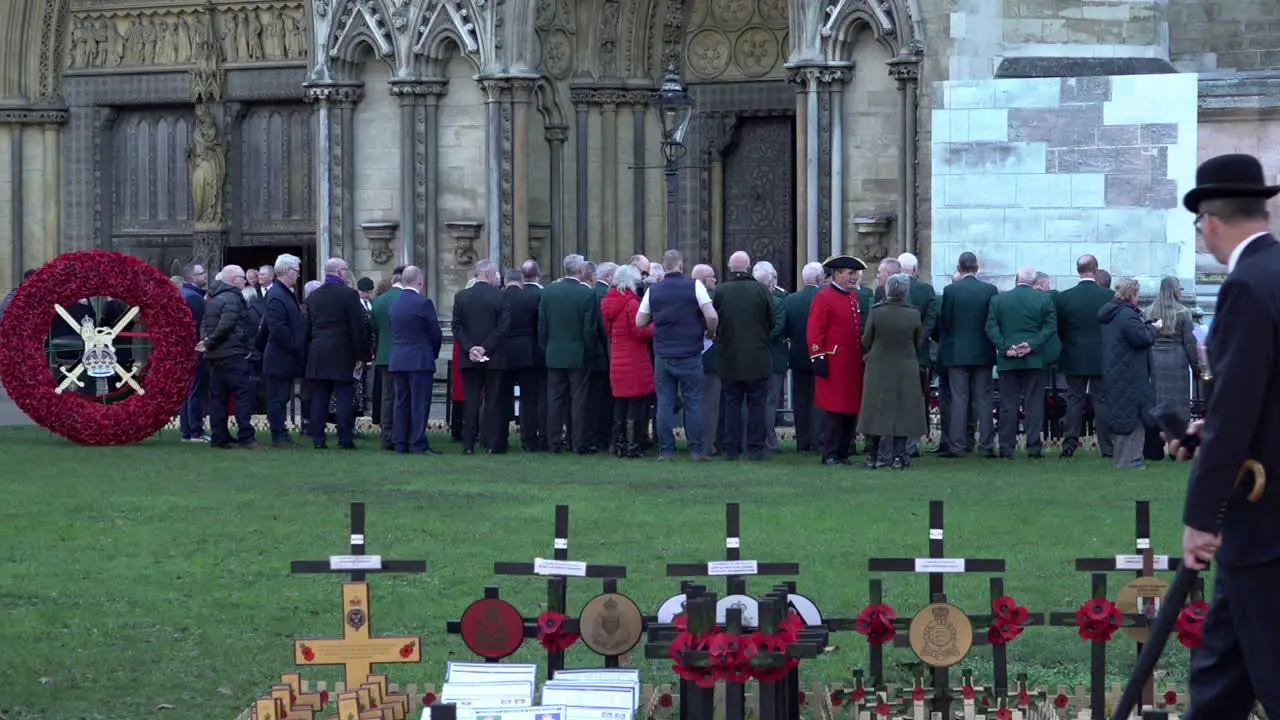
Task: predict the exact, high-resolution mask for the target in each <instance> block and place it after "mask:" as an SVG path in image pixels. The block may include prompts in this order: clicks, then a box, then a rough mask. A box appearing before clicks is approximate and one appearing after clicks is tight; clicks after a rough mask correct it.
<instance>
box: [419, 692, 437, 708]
mask: <svg viewBox="0 0 1280 720" xmlns="http://www.w3.org/2000/svg"><path fill="white" fill-rule="evenodd" d="M422 704H423V705H424V706H426V707H431V706H432V705H435V704H436V694H435V693H433V692H429V693H427V694H426V695H423V696H422Z"/></svg>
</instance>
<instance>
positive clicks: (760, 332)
mask: <svg viewBox="0 0 1280 720" xmlns="http://www.w3.org/2000/svg"><path fill="white" fill-rule="evenodd" d="M712 302H713V306H714V307H715V311H716V314H717V315H719V316H720V318H721V320H720V324H719V325H718V326H717V328H716V339H717V342H719V343H720V350H721V353H720V382H721V386H722V389H723V392H724V406H725V407H724V420H725V422H724V424H725V435H726V436H727V438H728V442H729V447H728V448H727V449H726V452H725V459H726V460H737V459H738V457H739V456H740V455H741V450H740V448H741V443H742V436H743V433H744V428H743V422H742V418H743V406H744V405H745V406H746V416H747V422H746V428H745V433H746V437H747V442H746V446H747V447H746V449H747V455H748V458H749V459H751V460H764V459H765V444H766V443H767V442H768V434H769V428H768V418H767V417H766V416H767V413H766V412H765V406H766V401H767V400H768V397H769V378H770V376H771V375H773V352H772V345H773V325H774V318H775V315H774V310H773V299H772V298H771V297H769V291H768V290H766V289H765V288H764V286H763V285H761V284H760V283H759V282H757V281H756V279H755V278H754V277H752V275H751V258H750V256H749V255H747V253H745V252H742V251H738V252H735V253H734V254H733V255H730V256H729V277H727V278H725V281H724V282H722V283H720V284H719V285H717V286H716V294H715V297H714V299H713V301H712Z"/></svg>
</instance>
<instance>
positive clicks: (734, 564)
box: [707, 560, 760, 577]
mask: <svg viewBox="0 0 1280 720" xmlns="http://www.w3.org/2000/svg"><path fill="white" fill-rule="evenodd" d="M759 573H760V563H759V562H758V561H756V560H717V561H716V562H709V563H707V574H708V575H711V576H713V577H720V576H723V575H758V574H759Z"/></svg>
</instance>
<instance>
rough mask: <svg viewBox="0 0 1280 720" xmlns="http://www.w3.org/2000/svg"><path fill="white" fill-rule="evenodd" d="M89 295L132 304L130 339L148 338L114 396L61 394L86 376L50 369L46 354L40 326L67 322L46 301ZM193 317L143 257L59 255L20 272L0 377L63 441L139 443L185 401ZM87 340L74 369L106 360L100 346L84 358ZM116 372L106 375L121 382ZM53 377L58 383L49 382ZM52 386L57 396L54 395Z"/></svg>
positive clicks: (4, 327)
mask: <svg viewBox="0 0 1280 720" xmlns="http://www.w3.org/2000/svg"><path fill="white" fill-rule="evenodd" d="M92 297H110V298H115V299H117V300H119V301H121V302H123V303H124V304H125V305H127V306H129V308H131V309H134V310H136V311H137V312H136V314H135V315H134V317H133V320H134V322H135V323H137V325H139V326H142V327H144V328H145V331H144V332H139V333H132V335H135V336H141V337H146V338H147V339H148V341H149V342H150V348H151V349H150V353H149V356H148V358H147V361H146V364H145V365H144V366H143V367H142V368H141V369H139V370H138V371H136V372H135V373H133V375H132V376H131V377H130V378H129V379H127V380H124V382H128V383H129V384H130V385H131V386H132V385H134V384H135V383H136V387H138V388H140V390H138V391H135V392H134V393H133V394H132V395H131V396H129V397H127V398H125V399H123V400H120V401H118V402H111V403H104V402H102V401H101V399H95V398H93V397H88V396H85V395H82V394H79V393H76V392H71V391H66V390H74V387H72V386H71V385H72V384H73V383H77V382H79V381H84V380H88V379H90V378H89V377H88V376H87V375H85V374H84V370H83V369H80V371H79V374H77V369H78V368H80V366H75V365H73V366H72V367H63V368H62V369H58V368H50V363H49V356H48V355H47V354H46V350H45V342H46V340H47V339H48V337H49V329H50V328H51V327H53V326H54V324H55V323H64V322H66V319H65V318H64V317H63V316H62V315H61V314H60V313H59V312H58V308H57V307H55V306H63V307H66V306H70V305H72V304H74V303H76V302H77V301H79V300H82V299H84V298H92ZM131 312H132V310H131ZM192 322H193V320H192V316H191V311H190V310H189V309H188V308H187V304H186V302H184V301H183V299H182V294H181V293H180V292H179V290H178V289H177V288H175V287H174V286H173V283H172V282H170V281H169V278H167V277H165V275H164V274H163V273H161V272H160V271H159V270H157V269H155V268H153V267H152V266H150V265H148V264H147V263H145V262H143V261H141V260H138V259H137V258H133V257H130V256H128V255H123V254H121V253H115V252H106V251H102V250H87V251H83V252H74V253H68V254H66V255H60V256H58V257H57V258H55V259H53V260H51V261H50V262H49V263H48V264H46V265H44V266H43V267H41V268H40V269H39V270H37V271H36V272H35V273H34V274H33V275H32V276H31V277H29V278H27V279H26V280H25V281H24V282H23V283H22V285H21V286H20V287H19V289H18V292H17V294H15V295H14V297H13V299H12V300H11V301H10V302H9V305H8V307H7V308H6V309H5V311H4V320H3V322H0V382H3V383H4V388H5V390H6V391H7V392H8V394H9V396H10V397H11V398H13V400H14V402H15V403H17V405H18V407H19V408H21V410H22V411H23V412H24V413H26V414H27V415H28V416H29V417H30V418H31V419H32V420H34V421H35V422H36V423H37V424H39V425H41V426H42V427H44V428H47V429H48V430H50V431H52V432H55V433H57V434H59V435H61V436H63V437H65V438H67V439H69V440H72V441H75V442H78V443H81V444H84V445H128V444H131V443H136V442H140V441H142V440H145V439H146V438H148V437H151V436H152V435H154V434H155V433H156V432H157V431H159V430H160V429H161V428H163V427H164V426H165V425H166V424H167V423H168V422H169V421H170V420H172V419H173V418H174V417H175V416H176V415H177V414H178V410H179V409H180V408H181V407H182V403H183V401H184V400H186V397H187V389H188V387H189V385H190V383H191V378H192V376H193V375H194V373H195V362H196V361H195V333H194V332H192ZM121 324H122V325H123V324H124V323H121ZM109 330H110V329H108V330H107V331H109ZM88 332H93V330H89V331H88ZM97 332H99V333H100V334H101V333H102V332H104V330H103V328H97ZM108 337H109V336H108ZM91 345H92V344H91V343H90V344H87V345H86V352H85V357H83V358H81V360H82V362H81V364H80V365H81V366H91V365H92V364H94V363H96V364H98V365H101V366H103V367H109V363H113V362H114V355H113V354H111V353H110V352H109V351H108V352H107V353H105V354H101V355H99V356H97V357H91V356H92V355H93V353H92V352H91V351H90V350H91V347H90V346H91ZM118 367H119V366H116V368H118ZM116 368H112V369H111V372H112V373H113V374H114V375H115V377H116V378H117V379H122V375H123V374H122V373H120V372H117V371H116ZM121 370H123V369H122V368H121ZM54 373H57V374H58V377H59V379H61V380H63V381H65V382H64V383H60V382H58V381H57V380H55V377H54ZM72 375H75V377H74V378H73V377H71V376H72ZM59 385H63V386H64V387H63V389H64V392H58V391H57V388H58V387H59Z"/></svg>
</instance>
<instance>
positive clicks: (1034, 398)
mask: <svg viewBox="0 0 1280 720" xmlns="http://www.w3.org/2000/svg"><path fill="white" fill-rule="evenodd" d="M1035 281H1036V271H1035V269H1034V268H1029V267H1024V268H1022V269H1021V270H1019V271H1018V275H1017V285H1016V286H1014V288H1013V289H1012V290H1010V291H1008V292H1003V293H1000V294H999V295H997V296H995V297H993V298H991V303H990V305H989V306H988V309H987V324H986V331H987V339H989V340H990V341H991V344H992V345H994V346H995V348H996V370H997V371H998V372H999V375H1000V430H999V436H1000V457H1001V458H1002V459H1005V460H1010V459H1012V458H1013V451H1014V448H1015V447H1016V445H1017V441H1018V402H1019V400H1021V401H1022V409H1023V411H1024V413H1025V415H1026V434H1027V455H1028V456H1030V457H1032V458H1037V459H1038V458H1042V457H1044V449H1043V447H1044V446H1043V444H1042V440H1041V436H1040V431H1041V430H1042V429H1043V428H1044V392H1045V382H1044V381H1045V377H1044V370H1045V368H1046V367H1047V363H1046V358H1045V352H1046V350H1048V349H1050V348H1051V347H1052V346H1051V344H1050V340H1052V339H1054V338H1055V336H1056V333H1057V332H1058V319H1057V313H1056V312H1055V311H1054V307H1053V298H1051V297H1049V294H1048V293H1044V292H1040V291H1039V290H1036V289H1035V288H1033V287H1032V284H1033V283H1035Z"/></svg>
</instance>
